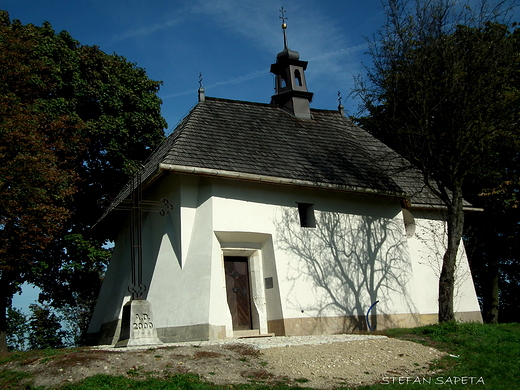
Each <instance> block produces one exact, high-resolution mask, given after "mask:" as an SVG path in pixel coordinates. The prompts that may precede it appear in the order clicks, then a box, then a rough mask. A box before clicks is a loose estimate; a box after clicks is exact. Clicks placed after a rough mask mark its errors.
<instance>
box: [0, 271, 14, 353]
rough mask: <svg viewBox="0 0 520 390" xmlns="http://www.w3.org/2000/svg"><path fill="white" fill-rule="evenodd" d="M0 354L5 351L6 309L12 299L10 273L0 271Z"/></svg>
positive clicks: (6, 350)
mask: <svg viewBox="0 0 520 390" xmlns="http://www.w3.org/2000/svg"><path fill="white" fill-rule="evenodd" d="M0 275H1V276H0V353H2V352H8V349H7V308H8V306H9V305H10V303H11V299H12V297H13V293H14V292H13V288H12V284H13V278H12V277H11V276H12V272H10V271H5V270H2V272H1V274H0Z"/></svg>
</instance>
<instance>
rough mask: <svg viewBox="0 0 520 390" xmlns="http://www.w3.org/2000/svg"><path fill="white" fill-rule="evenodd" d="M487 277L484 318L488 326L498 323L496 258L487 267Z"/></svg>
mask: <svg viewBox="0 0 520 390" xmlns="http://www.w3.org/2000/svg"><path fill="white" fill-rule="evenodd" d="M485 269H486V276H489V277H486V278H485V279H484V280H485V284H484V297H483V299H484V302H483V303H484V304H483V306H484V307H483V312H484V313H483V317H484V322H485V323H487V324H497V323H498V264H497V259H496V257H494V256H493V257H492V258H491V261H490V262H489V264H488V265H487V267H485Z"/></svg>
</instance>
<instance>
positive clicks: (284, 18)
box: [280, 7, 289, 49]
mask: <svg viewBox="0 0 520 390" xmlns="http://www.w3.org/2000/svg"><path fill="white" fill-rule="evenodd" d="M286 12H287V11H285V10H284V9H283V7H282V8H280V13H281V14H282V16H280V19H282V30H283V48H284V49H289V46H288V44H287V23H285V20H286V19H288V18H287V17H286V16H285V13H286Z"/></svg>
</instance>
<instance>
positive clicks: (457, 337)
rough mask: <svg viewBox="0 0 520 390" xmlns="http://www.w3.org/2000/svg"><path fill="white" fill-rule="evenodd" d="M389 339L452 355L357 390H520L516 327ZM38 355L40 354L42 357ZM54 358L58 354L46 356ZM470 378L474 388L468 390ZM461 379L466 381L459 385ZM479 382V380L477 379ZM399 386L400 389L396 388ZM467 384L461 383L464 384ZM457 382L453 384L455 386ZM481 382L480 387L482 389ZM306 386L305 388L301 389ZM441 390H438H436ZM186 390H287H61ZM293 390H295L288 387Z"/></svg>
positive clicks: (173, 384) (187, 380)
mask: <svg viewBox="0 0 520 390" xmlns="http://www.w3.org/2000/svg"><path fill="white" fill-rule="evenodd" d="M385 334H387V335H388V336H390V337H398V338H402V339H405V340H410V341H414V342H419V343H422V344H426V345H431V346H434V347H435V348H438V349H440V350H445V351H447V352H448V353H450V354H451V355H454V356H458V357H452V356H448V357H446V358H444V359H442V360H441V361H440V362H438V363H437V365H436V369H435V370H436V374H435V375H434V376H433V377H432V378H430V379H428V378H426V379H427V380H430V382H431V383H430V384H428V383H426V382H424V381H423V380H422V378H419V380H421V383H420V384H419V383H416V384H414V383H410V382H413V381H414V380H416V378H409V379H408V383H406V384H404V383H403V382H405V381H406V378H397V377H391V376H389V377H388V378H387V379H386V382H390V383H386V384H385V383H381V384H378V385H373V386H365V387H360V388H358V390H373V389H386V390H392V389H403V387H402V386H405V387H404V388H405V389H406V390H408V389H415V388H417V389H442V390H449V389H469V388H486V389H504V390H506V389H507V390H510V389H515V388H518V387H519V386H520V324H500V325H485V324H476V323H469V324H455V323H450V324H442V325H432V326H426V327H421V328H415V329H394V330H390V331H387V332H385ZM35 353H38V352H36V351H32V352H27V353H16V354H11V355H10V356H9V357H6V358H4V359H0V364H2V361H4V362H5V361H6V359H9V360H12V359H24V360H25V359H30V356H31V354H35ZM39 353H42V351H40V352H39ZM44 353H48V354H49V355H52V354H54V353H59V352H57V351H54V352H51V351H46V352H44ZM24 377H25V375H24V374H23V373H16V372H12V371H11V372H6V371H2V370H1V366H0V389H15V388H20V387H17V384H18V383H19V381H20V380H22V379H23V378H24ZM471 377H473V378H474V379H473V384H471V379H470V378H471ZM463 378H465V379H463ZM480 378H482V379H480ZM392 381H393V382H395V383H393V384H392V383H391V382H392ZM399 381H401V382H402V383H399ZM463 381H465V383H463ZM455 382H457V383H455ZM482 382H484V383H482ZM303 386H304V385H303ZM439 386H441V387H439ZM129 388H132V389H150V390H153V389H188V390H217V389H231V388H232V389H271V390H273V389H288V387H286V386H279V387H266V386H263V385H248V386H237V385H234V386H225V387H222V386H214V385H211V384H207V383H204V382H201V381H199V380H198V379H197V378H196V377H195V376H193V375H179V376H174V377H172V378H170V379H168V380H166V381H164V380H162V381H161V380H156V379H149V380H146V381H142V380H134V379H131V378H123V377H109V376H105V375H98V376H95V377H92V378H88V379H86V380H84V381H83V382H81V383H79V384H71V385H68V386H65V387H63V388H62V389H63V390H72V389H74V390H87V389H88V390H93V389H94V390H95V389H129ZM292 388H294V387H292Z"/></svg>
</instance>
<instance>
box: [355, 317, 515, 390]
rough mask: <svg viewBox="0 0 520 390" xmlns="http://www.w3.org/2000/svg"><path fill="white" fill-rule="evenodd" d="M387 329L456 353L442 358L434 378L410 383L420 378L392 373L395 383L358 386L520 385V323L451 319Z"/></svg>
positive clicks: (390, 333)
mask: <svg viewBox="0 0 520 390" xmlns="http://www.w3.org/2000/svg"><path fill="white" fill-rule="evenodd" d="M385 333H386V334H387V335H388V336H391V337H398V338H401V339H405V340H410V341H415V342H420V343H422V344H426V345H430V346H433V347H435V348H437V349H439V350H443V351H446V352H448V353H449V354H451V355H453V356H446V357H445V358H443V359H442V360H441V361H440V362H438V364H437V369H438V370H441V371H440V372H437V374H435V375H433V377H432V378H425V379H423V378H419V379H418V380H419V381H420V382H421V383H415V384H414V383H410V382H413V381H414V380H417V379H416V378H409V379H408V383H406V384H405V383H403V382H406V380H407V378H406V377H404V378H397V377H395V379H393V378H392V377H389V378H387V380H386V382H395V383H388V384H379V385H373V386H365V387H360V388H358V390H369V389H370V390H373V389H383V388H384V389H387V390H392V389H401V390H402V389H403V386H404V388H405V389H406V390H412V389H442V390H449V389H468V388H477V389H478V388H485V389H499V390H500V389H504V390H510V389H517V388H519V387H520V324H498V325H488V324H477V323H466V324H457V323H448V324H438V325H431V326H425V327H421V328H415V329H392V330H389V331H387V332H385ZM454 356H458V357H454ZM471 378H473V379H471ZM399 380H401V382H402V383H399ZM427 381H430V382H431V383H427ZM463 381H465V382H466V383H462V382H463ZM471 381H473V384H471ZM482 382H483V383H482Z"/></svg>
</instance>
